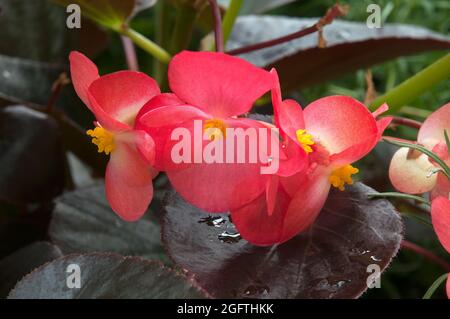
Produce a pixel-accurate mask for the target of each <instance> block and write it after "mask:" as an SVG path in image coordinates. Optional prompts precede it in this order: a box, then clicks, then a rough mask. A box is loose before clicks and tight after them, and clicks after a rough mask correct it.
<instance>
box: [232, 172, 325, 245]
mask: <svg viewBox="0 0 450 319" xmlns="http://www.w3.org/2000/svg"><path fill="white" fill-rule="evenodd" d="M329 189H330V183H329V182H328V180H327V178H326V177H325V176H324V175H322V174H317V175H314V176H309V177H307V178H306V179H304V183H302V184H300V187H299V188H298V189H297V193H296V195H295V196H294V197H293V198H291V197H290V196H289V195H288V194H287V193H286V191H285V190H284V188H283V187H282V186H281V184H280V185H279V187H278V193H277V197H276V202H275V205H274V209H273V211H272V213H271V214H269V210H268V205H267V202H266V199H265V196H260V197H258V198H257V199H256V200H254V201H252V202H251V203H249V204H248V205H245V206H243V207H241V208H239V209H237V210H232V211H231V217H232V220H233V223H234V224H235V225H236V228H237V230H238V231H239V233H240V234H241V236H242V237H243V238H244V239H245V240H247V241H249V242H251V243H252V244H254V245H258V246H270V245H274V244H280V243H283V242H286V241H288V240H289V239H291V238H292V237H294V236H296V235H297V234H299V233H300V232H302V231H303V230H305V229H307V228H308V227H309V226H311V225H312V224H313V223H314V221H315V219H316V218H317V216H318V214H319V213H320V211H321V209H322V207H323V205H324V203H325V201H326V199H327V197H328V192H329Z"/></svg>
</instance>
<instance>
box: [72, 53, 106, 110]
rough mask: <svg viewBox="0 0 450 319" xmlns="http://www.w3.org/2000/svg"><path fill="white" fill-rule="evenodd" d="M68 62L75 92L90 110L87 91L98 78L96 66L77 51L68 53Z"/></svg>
mask: <svg viewBox="0 0 450 319" xmlns="http://www.w3.org/2000/svg"><path fill="white" fill-rule="evenodd" d="M69 61H70V75H71V78H72V83H73V87H74V89H75V92H77V94H78V96H79V97H80V99H81V100H82V101H83V103H84V104H86V106H87V107H88V108H90V104H89V98H88V94H87V90H88V88H89V86H90V85H91V83H92V82H94V81H95V80H97V79H98V78H99V77H100V76H99V75H98V69H97V66H96V65H95V64H94V63H93V62H92V61H91V60H89V58H88V57H86V56H85V55H84V54H82V53H80V52H77V51H72V52H70V55H69Z"/></svg>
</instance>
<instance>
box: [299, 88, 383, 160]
mask: <svg viewBox="0 0 450 319" xmlns="http://www.w3.org/2000/svg"><path fill="white" fill-rule="evenodd" d="M303 116H304V118H305V125H306V130H307V132H308V133H309V134H311V135H312V136H313V138H314V139H315V140H316V141H317V142H319V143H320V144H321V145H322V146H324V147H325V148H326V149H327V150H328V152H329V153H330V154H331V156H330V161H333V162H335V163H334V164H335V165H336V166H340V165H345V164H349V163H352V162H355V161H357V160H358V159H360V158H362V157H363V156H365V155H366V154H367V153H368V152H370V150H371V149H372V148H373V147H374V146H375V144H376V143H377V141H378V138H379V136H380V133H379V131H378V126H377V123H376V121H375V119H374V117H373V115H372V114H371V113H370V112H369V111H368V110H367V108H366V107H365V106H364V105H363V104H362V103H360V102H358V101H357V100H355V99H353V98H351V97H348V96H329V97H324V98H321V99H319V100H316V101H314V102H312V103H311V104H309V105H308V106H307V107H306V108H305V109H304V111H303Z"/></svg>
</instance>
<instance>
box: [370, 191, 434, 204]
mask: <svg viewBox="0 0 450 319" xmlns="http://www.w3.org/2000/svg"><path fill="white" fill-rule="evenodd" d="M367 196H368V197H369V198H377V197H383V198H384V197H395V198H405V199H412V200H415V201H418V202H421V203H423V204H426V205H428V206H430V205H431V204H430V202H429V201H427V200H426V199H425V198H423V197H420V196H415V195H410V194H403V193H396V192H387V193H372V194H367Z"/></svg>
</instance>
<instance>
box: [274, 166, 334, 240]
mask: <svg viewBox="0 0 450 319" xmlns="http://www.w3.org/2000/svg"><path fill="white" fill-rule="evenodd" d="M330 187H331V185H330V182H329V181H328V175H325V174H323V172H321V170H317V171H316V174H314V175H312V176H311V177H310V178H308V179H307V180H306V181H305V183H304V184H302V185H301V187H300V188H299V189H298V190H297V193H296V194H295V195H294V197H293V198H292V200H291V202H290V203H289V207H288V210H287V212H286V216H285V220H286V222H285V226H284V228H283V234H282V237H281V240H280V242H285V241H287V240H289V239H291V238H292V237H294V236H295V235H297V234H298V233H300V232H302V231H304V230H305V229H307V228H308V227H309V226H311V225H312V224H313V223H314V221H315V220H316V218H317V216H319V213H320V211H321V210H322V208H323V206H324V204H325V202H326V200H327V198H328V194H329V191H330Z"/></svg>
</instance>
